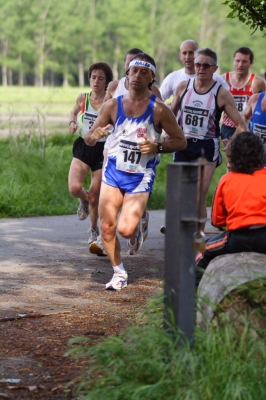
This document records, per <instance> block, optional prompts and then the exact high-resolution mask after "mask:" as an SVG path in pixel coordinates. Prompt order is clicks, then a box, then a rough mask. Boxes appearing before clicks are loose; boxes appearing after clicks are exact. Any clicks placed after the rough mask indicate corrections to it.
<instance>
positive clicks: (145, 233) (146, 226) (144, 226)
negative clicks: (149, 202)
mask: <svg viewBox="0 0 266 400" xmlns="http://www.w3.org/2000/svg"><path fill="white" fill-rule="evenodd" d="M141 222H142V234H143V242H145V240H146V239H147V237H148V233H149V213H148V211H146V217H145V218H142V219H141Z"/></svg>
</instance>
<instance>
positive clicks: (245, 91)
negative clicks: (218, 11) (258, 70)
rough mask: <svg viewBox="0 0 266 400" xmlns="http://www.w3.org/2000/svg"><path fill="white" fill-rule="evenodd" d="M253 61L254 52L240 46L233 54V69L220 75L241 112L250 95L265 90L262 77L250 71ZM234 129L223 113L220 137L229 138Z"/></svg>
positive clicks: (241, 112) (233, 125)
mask: <svg viewBox="0 0 266 400" xmlns="http://www.w3.org/2000/svg"><path fill="white" fill-rule="evenodd" d="M253 63H254V54H253V52H252V50H251V49H250V48H248V47H240V48H239V49H237V50H236V51H235V54H234V69H235V70H234V71H232V72H226V73H225V74H224V75H222V77H223V78H224V79H225V80H226V82H227V83H228V85H229V87H230V93H231V94H232V95H233V97H234V101H235V103H236V107H237V109H238V111H239V112H240V114H243V112H244V110H245V108H246V106H247V103H248V101H249V99H250V97H251V96H252V95H253V94H255V93H261V92H265V89H266V86H265V81H264V79H262V78H260V77H259V76H256V75H255V74H252V73H250V67H251V66H252V65H253ZM235 129H236V125H235V124H234V122H233V121H232V120H231V119H230V117H229V116H228V115H227V114H226V113H224V115H223V124H222V127H221V136H222V139H230V138H231V137H232V136H233V134H234V132H235Z"/></svg>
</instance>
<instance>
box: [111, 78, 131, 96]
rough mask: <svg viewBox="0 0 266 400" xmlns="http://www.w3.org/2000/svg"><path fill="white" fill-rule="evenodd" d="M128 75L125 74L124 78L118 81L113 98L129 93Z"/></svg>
mask: <svg viewBox="0 0 266 400" xmlns="http://www.w3.org/2000/svg"><path fill="white" fill-rule="evenodd" d="M126 79H127V78H126V77H125V76H124V77H123V78H121V79H120V80H119V82H118V85H117V88H116V90H115V92H114V95H113V98H116V97H118V96H122V95H124V94H127V93H128V90H127V89H126V87H125V83H126Z"/></svg>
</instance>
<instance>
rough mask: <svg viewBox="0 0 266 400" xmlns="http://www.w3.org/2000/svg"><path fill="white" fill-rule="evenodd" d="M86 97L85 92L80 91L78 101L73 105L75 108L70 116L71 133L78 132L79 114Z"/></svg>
mask: <svg viewBox="0 0 266 400" xmlns="http://www.w3.org/2000/svg"><path fill="white" fill-rule="evenodd" d="M84 98H85V94H84V93H80V94H79V95H78V97H77V99H76V103H75V105H74V107H73V109H72V110H71V112H70V116H69V133H71V134H72V135H73V133H75V132H76V130H77V127H78V126H77V115H78V113H79V112H80V110H81V105H82V102H83V100H84Z"/></svg>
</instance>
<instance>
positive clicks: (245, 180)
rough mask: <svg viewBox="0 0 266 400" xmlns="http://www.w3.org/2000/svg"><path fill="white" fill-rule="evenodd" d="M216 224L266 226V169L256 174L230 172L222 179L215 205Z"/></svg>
mask: <svg viewBox="0 0 266 400" xmlns="http://www.w3.org/2000/svg"><path fill="white" fill-rule="evenodd" d="M211 219H212V223H213V225H215V226H226V227H227V230H229V231H231V230H235V229H239V228H248V227H250V226H251V225H260V224H262V225H264V224H265V225H266V168H263V169H261V170H259V171H255V172H254V173H253V174H252V175H250V174H242V173H240V172H229V173H228V174H225V175H224V176H222V178H221V179H220V182H219V183H218V186H217V189H216V192H215V195H214V198H213V204H212V215H211Z"/></svg>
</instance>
